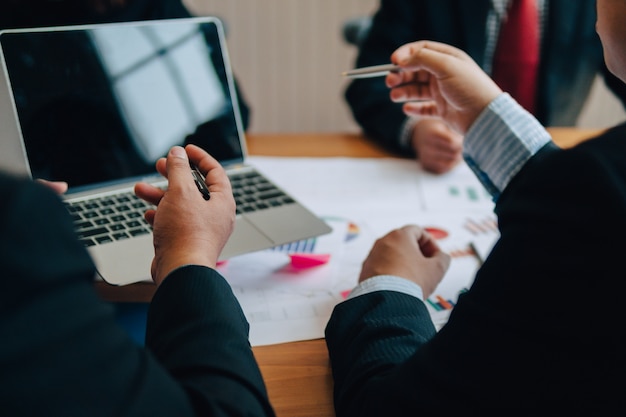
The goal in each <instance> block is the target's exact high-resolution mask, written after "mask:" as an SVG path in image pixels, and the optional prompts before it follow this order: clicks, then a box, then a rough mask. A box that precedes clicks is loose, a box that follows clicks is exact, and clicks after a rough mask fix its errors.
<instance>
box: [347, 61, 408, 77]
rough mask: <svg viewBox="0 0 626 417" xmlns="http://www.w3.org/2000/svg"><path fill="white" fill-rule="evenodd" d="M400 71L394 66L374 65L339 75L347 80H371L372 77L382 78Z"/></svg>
mask: <svg viewBox="0 0 626 417" xmlns="http://www.w3.org/2000/svg"><path fill="white" fill-rule="evenodd" d="M392 71H394V72H398V71H400V67H399V66H397V65H395V64H385V65H374V66H372V67H362V68H356V69H353V70H349V71H344V72H342V73H341V75H343V76H344V77H348V78H372V77H384V76H385V75H387V74H389V73H390V72H392Z"/></svg>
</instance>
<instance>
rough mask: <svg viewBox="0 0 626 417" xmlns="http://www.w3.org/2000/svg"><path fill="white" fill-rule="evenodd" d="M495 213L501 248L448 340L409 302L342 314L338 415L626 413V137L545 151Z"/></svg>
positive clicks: (362, 306)
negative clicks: (625, 326) (625, 296)
mask: <svg viewBox="0 0 626 417" xmlns="http://www.w3.org/2000/svg"><path fill="white" fill-rule="evenodd" d="M496 212H497V215H498V222H499V227H500V231H501V233H502V236H501V239H500V240H499V242H498V243H497V244H496V246H495V247H494V249H493V251H492V253H491V254H490V256H489V257H488V259H487V260H486V262H485V263H484V265H483V266H482V268H481V269H480V270H479V272H478V274H477V276H476V278H475V281H474V284H473V285H472V287H471V288H470V290H469V291H468V292H467V293H465V294H464V295H462V296H461V297H460V298H459V301H458V304H457V305H456V307H455V308H454V310H453V312H452V314H451V317H450V320H449V322H448V323H447V324H446V325H445V326H444V327H443V328H442V329H441V331H440V332H439V333H437V334H435V329H434V328H433V325H432V323H431V320H430V318H429V315H428V312H427V310H426V307H425V305H424V303H423V302H421V301H419V300H418V299H416V298H413V297H410V296H408V295H404V294H401V293H397V292H391V291H383V292H377V293H372V294H368V295H363V296H360V297H357V298H354V299H351V300H348V301H346V302H344V303H342V304H340V305H338V306H337V307H336V308H335V311H334V312H333V315H332V317H331V320H330V322H329V324H328V327H327V329H326V340H327V344H328V349H329V352H330V359H331V362H332V368H333V375H334V379H335V407H336V409H337V416H338V417H342V416H381V415H385V416H418V415H419V416H434V415H437V416H444V415H445V416H460V415H475V416H485V415H497V416H511V415H526V416H538V415H551V416H554V415H559V416H591V415H598V416H599V415H602V416H609V415H610V416H613V415H625V414H626V398H625V397H624V392H626V379H625V378H624V375H626V355H624V352H625V351H626V342H625V340H626V337H625V336H626V335H625V334H624V333H625V331H624V322H625V321H626V310H625V309H624V302H623V295H624V293H625V290H626V279H625V278H626V273H625V272H624V270H625V268H624V252H625V250H626V245H625V244H624V236H626V125H624V126H620V127H618V128H616V129H614V130H612V131H611V132H609V133H607V134H605V135H603V137H600V138H597V139H593V140H590V141H589V142H586V143H583V144H581V145H579V146H577V147H575V148H573V149H570V150H559V149H557V148H556V147H555V146H554V145H551V144H550V145H546V147H544V148H543V149H542V150H541V151H540V152H539V153H538V154H536V155H535V156H534V157H533V158H531V160H529V162H528V163H527V164H526V165H525V167H524V168H523V169H522V170H521V171H520V172H519V173H518V174H517V175H516V177H515V178H514V179H513V181H512V182H511V183H510V184H509V186H508V187H507V188H506V190H505V191H504V193H503V194H502V195H501V197H500V199H499V201H498V202H497V204H496Z"/></svg>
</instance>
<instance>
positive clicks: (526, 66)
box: [492, 0, 539, 113]
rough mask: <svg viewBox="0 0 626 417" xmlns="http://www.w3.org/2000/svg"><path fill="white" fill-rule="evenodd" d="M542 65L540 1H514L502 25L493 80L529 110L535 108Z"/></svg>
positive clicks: (495, 56) (494, 59) (495, 55)
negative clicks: (540, 60)
mask: <svg viewBox="0 0 626 417" xmlns="http://www.w3.org/2000/svg"><path fill="white" fill-rule="evenodd" d="M538 67H539V13H538V11H537V1H536V0H513V2H512V4H511V5H510V7H509V10H508V13H507V16H506V18H505V20H504V21H503V22H502V26H501V27H500V36H499V38H498V44H497V46H496V50H495V53H494V58H493V74H492V75H493V80H494V81H495V82H496V83H497V84H498V85H499V86H500V88H501V89H502V90H504V91H506V92H508V93H509V94H511V96H513V98H514V99H515V100H517V102H518V103H519V104H520V105H522V107H524V108H525V109H526V110H528V111H529V112H531V113H533V112H534V110H535V94H536V91H537V68H538Z"/></svg>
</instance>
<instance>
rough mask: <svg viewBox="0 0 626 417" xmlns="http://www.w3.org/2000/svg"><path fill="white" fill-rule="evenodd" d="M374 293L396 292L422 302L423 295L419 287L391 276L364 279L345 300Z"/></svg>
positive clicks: (406, 280)
mask: <svg viewBox="0 0 626 417" xmlns="http://www.w3.org/2000/svg"><path fill="white" fill-rule="evenodd" d="M376 291H396V292H401V293H404V294H408V295H411V296H413V297H415V298H419V299H420V300H422V301H423V300H424V293H423V292H422V288H421V287H420V286H419V285H417V284H416V283H414V282H412V281H409V280H408V279H404V278H400V277H396V276H393V275H377V276H375V277H372V278H368V279H366V280H365V281H363V282H361V283H360V284H359V285H357V286H356V287H354V289H353V290H352V291H351V292H350V294H348V297H346V300H349V299H351V298H355V297H358V296H361V295H365V294H369V293H372V292H376Z"/></svg>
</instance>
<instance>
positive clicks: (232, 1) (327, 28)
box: [184, 0, 626, 133]
mask: <svg viewBox="0 0 626 417" xmlns="http://www.w3.org/2000/svg"><path fill="white" fill-rule="evenodd" d="M184 2H185V4H186V5H187V6H188V7H189V9H190V10H191V11H192V12H194V13H195V14H197V15H215V16H218V17H220V18H222V19H223V20H224V23H225V25H226V28H227V42H228V48H229V51H230V58H231V62H232V65H233V69H234V72H235V75H236V77H237V80H238V82H239V84H240V86H241V88H242V90H243V92H244V95H245V97H246V98H247V100H248V102H249V104H250V105H251V107H252V118H251V124H250V128H249V132H250V133H290V132H320V133H323V132H359V130H360V129H359V127H358V126H357V124H356V123H355V122H354V121H353V119H352V116H351V114H350V110H349V108H348V106H347V105H346V103H345V100H344V98H343V92H344V89H345V86H346V83H347V81H346V80H345V79H343V78H342V76H341V72H342V71H344V70H346V69H349V68H351V67H352V66H353V65H354V60H355V58H356V52H357V49H356V47H355V46H353V45H350V44H349V43H347V42H346V41H345V40H344V37H343V25H344V23H345V22H346V21H348V20H350V19H353V18H356V17H360V16H368V15H371V14H372V13H373V12H374V10H375V9H376V8H377V6H378V0H228V1H224V0H184ZM625 119H626V112H625V111H624V109H623V108H622V106H621V104H620V103H619V102H618V101H617V99H616V98H615V97H613V96H612V95H611V94H610V93H609V92H608V91H607V90H606V87H605V86H604V83H603V81H602V80H596V83H595V85H594V87H593V90H592V93H591V95H590V97H589V100H588V102H587V104H586V106H585V109H584V110H583V112H582V114H581V116H580V118H579V121H578V126H580V127H585V128H604V127H608V126H611V125H613V124H615V123H617V122H619V121H622V120H625Z"/></svg>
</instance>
